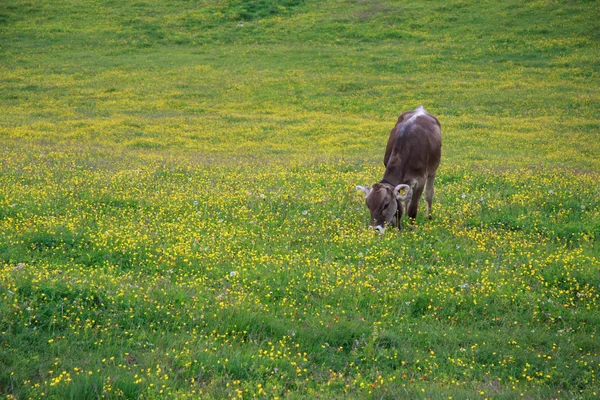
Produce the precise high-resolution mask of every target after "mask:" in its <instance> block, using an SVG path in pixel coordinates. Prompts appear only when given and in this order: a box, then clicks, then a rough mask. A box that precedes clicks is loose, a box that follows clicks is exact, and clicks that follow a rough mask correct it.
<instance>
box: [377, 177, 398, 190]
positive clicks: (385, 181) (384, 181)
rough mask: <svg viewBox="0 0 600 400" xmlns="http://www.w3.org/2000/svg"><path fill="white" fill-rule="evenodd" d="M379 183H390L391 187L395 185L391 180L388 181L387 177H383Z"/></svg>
mask: <svg viewBox="0 0 600 400" xmlns="http://www.w3.org/2000/svg"><path fill="white" fill-rule="evenodd" d="M379 183H384V184H386V185H390V186H391V187H393V188H395V187H396V185H394V184H393V183H392V182H390V181H388V180H387V179H385V178H383V179H382V180H381V181H380V182H379Z"/></svg>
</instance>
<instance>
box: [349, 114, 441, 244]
mask: <svg viewBox="0 0 600 400" xmlns="http://www.w3.org/2000/svg"><path fill="white" fill-rule="evenodd" d="M441 129H442V127H441V125H440V122H439V121H438V120H437V118H435V117H434V116H433V115H431V114H429V113H428V112H427V111H425V109H424V108H423V106H420V107H419V108H417V109H416V110H414V111H407V112H404V113H402V115H400V117H399V118H398V121H397V122H396V126H395V127H394V129H392V133H391V134H390V138H389V139H388V143H387V147H386V149H385V157H384V159H383V164H384V165H385V174H384V175H383V179H382V180H381V182H379V183H376V184H374V185H373V186H372V187H368V186H357V187H356V189H358V190H361V191H363V192H365V199H366V203H367V207H369V210H370V212H371V226H372V227H374V228H375V229H377V230H378V231H380V232H382V233H383V231H384V229H385V225H387V224H391V225H393V226H398V227H400V219H401V218H402V213H403V210H404V208H406V210H407V212H406V213H407V214H408V217H409V218H410V219H411V220H414V219H415V218H416V217H417V212H418V209H419V199H420V198H421V194H422V193H423V189H425V199H426V200H427V216H428V217H429V218H431V203H432V201H433V181H434V180H435V171H436V170H437V168H438V166H439V165H440V158H441V155H442V133H441ZM401 190H402V191H404V195H400V191H401ZM402 202H404V203H405V204H404V207H403V204H402Z"/></svg>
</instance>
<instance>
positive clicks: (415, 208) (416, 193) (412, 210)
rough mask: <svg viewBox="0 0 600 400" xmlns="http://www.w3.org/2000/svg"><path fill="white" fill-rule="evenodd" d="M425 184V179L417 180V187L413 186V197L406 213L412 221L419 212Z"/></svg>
mask: <svg viewBox="0 0 600 400" xmlns="http://www.w3.org/2000/svg"><path fill="white" fill-rule="evenodd" d="M424 186H425V182H423V180H419V181H417V184H416V186H415V187H413V193H412V198H411V199H410V202H409V203H408V207H407V208H408V209H407V210H406V215H408V218H410V220H411V221H414V220H415V219H416V218H417V213H418V212H419V200H420V199H421V195H422V194H423V188H424Z"/></svg>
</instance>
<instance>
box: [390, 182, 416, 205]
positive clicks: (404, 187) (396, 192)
mask: <svg viewBox="0 0 600 400" xmlns="http://www.w3.org/2000/svg"><path fill="white" fill-rule="evenodd" d="M401 190H404V196H400V193H399V192H400V191H401ZM411 194H412V189H411V187H410V186H408V185H404V184H400V185H398V186H396V187H395V188H394V196H395V197H396V199H398V200H400V201H404V200H406V199H408V198H409V197H410V195H411Z"/></svg>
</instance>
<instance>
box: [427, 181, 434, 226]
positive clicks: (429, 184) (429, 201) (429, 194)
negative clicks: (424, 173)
mask: <svg viewBox="0 0 600 400" xmlns="http://www.w3.org/2000/svg"><path fill="white" fill-rule="evenodd" d="M434 180H435V175H431V176H429V177H427V183H426V185H425V200H426V201H427V218H429V219H431V205H432V204H433V193H434V190H433V181H434Z"/></svg>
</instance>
